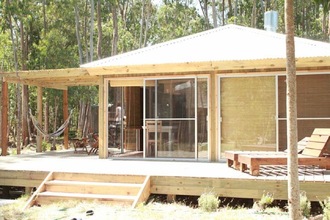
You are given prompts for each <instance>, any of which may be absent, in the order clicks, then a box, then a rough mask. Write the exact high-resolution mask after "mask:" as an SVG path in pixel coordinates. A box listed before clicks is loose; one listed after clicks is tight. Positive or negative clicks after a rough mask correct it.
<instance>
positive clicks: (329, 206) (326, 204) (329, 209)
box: [320, 197, 330, 220]
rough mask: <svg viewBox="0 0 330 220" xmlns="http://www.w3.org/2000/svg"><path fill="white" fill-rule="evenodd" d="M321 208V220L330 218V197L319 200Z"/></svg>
mask: <svg viewBox="0 0 330 220" xmlns="http://www.w3.org/2000/svg"><path fill="white" fill-rule="evenodd" d="M320 205H321V207H322V209H323V220H330V197H328V198H327V199H325V200H324V201H323V202H322V201H321V202H320Z"/></svg>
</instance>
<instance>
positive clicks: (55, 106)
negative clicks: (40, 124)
mask: <svg viewBox="0 0 330 220" xmlns="http://www.w3.org/2000/svg"><path fill="white" fill-rule="evenodd" d="M58 102H59V98H58V97H55V102H54V126H53V132H56V130H57V113H58V105H59V104H58ZM51 150H56V137H53V145H52V147H51Z"/></svg>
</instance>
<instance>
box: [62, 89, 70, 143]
mask: <svg viewBox="0 0 330 220" xmlns="http://www.w3.org/2000/svg"><path fill="white" fill-rule="evenodd" d="M68 108H69V107H68V90H63V117H64V121H66V120H67V119H68V117H69V113H68V112H69V109H68ZM64 148H65V149H69V126H67V127H66V128H65V129H64Z"/></svg>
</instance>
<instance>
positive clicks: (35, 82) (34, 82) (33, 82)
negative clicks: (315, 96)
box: [5, 77, 68, 90]
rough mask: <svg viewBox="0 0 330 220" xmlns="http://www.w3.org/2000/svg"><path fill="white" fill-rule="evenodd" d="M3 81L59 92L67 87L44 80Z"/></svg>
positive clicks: (14, 79) (6, 79)
mask: <svg viewBox="0 0 330 220" xmlns="http://www.w3.org/2000/svg"><path fill="white" fill-rule="evenodd" d="M5 81H6V82H8V83H20V84H23V85H29V86H40V87H44V88H50V89H59V90H67V89H68V87H67V86H66V85H63V84H60V83H58V84H56V83H53V82H51V83H48V82H47V81H46V80H45V79H39V80H36V79H32V80H27V79H18V78H8V77H7V78H5Z"/></svg>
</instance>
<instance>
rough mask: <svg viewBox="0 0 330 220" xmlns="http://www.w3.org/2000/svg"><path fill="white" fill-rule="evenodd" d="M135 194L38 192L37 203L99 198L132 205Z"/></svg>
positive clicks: (104, 200)
mask: <svg viewBox="0 0 330 220" xmlns="http://www.w3.org/2000/svg"><path fill="white" fill-rule="evenodd" d="M135 198H136V197H135V196H120V195H108V194H85V193H63V192H41V193H39V194H38V197H37V200H36V203H37V204H50V203H53V202H58V201H62V200H63V201H64V200H89V201H93V200H97V201H99V202H109V203H112V204H126V205H131V204H132V203H133V202H134V200H135Z"/></svg>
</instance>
